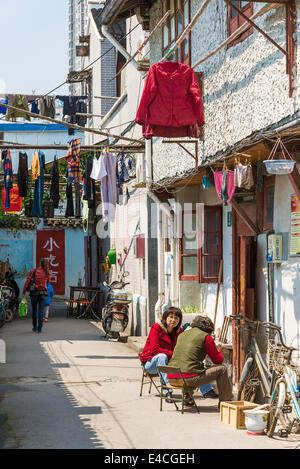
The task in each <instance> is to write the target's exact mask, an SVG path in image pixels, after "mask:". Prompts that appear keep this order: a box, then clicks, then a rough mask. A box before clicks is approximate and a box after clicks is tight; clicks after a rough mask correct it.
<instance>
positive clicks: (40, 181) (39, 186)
mask: <svg viewBox="0 0 300 469" xmlns="http://www.w3.org/2000/svg"><path fill="white" fill-rule="evenodd" d="M38 157H39V163H40V174H39V177H38V178H37V179H36V180H35V183H34V197H33V207H32V212H31V215H32V216H34V217H41V216H42V215H43V195H44V170H45V154H44V153H43V152H41V151H40V150H39V152H38Z"/></svg>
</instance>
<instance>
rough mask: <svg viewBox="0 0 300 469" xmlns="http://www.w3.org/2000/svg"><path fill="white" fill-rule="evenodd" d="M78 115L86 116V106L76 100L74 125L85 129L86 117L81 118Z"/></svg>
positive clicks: (81, 100) (84, 103) (83, 102)
mask: <svg viewBox="0 0 300 469" xmlns="http://www.w3.org/2000/svg"><path fill="white" fill-rule="evenodd" d="M77 113H80V114H87V104H86V102H85V101H84V100H83V99H78V101H77V102H76V121H75V122H76V124H77V125H80V126H81V127H85V125H86V123H87V116H81V115H78V114H77Z"/></svg>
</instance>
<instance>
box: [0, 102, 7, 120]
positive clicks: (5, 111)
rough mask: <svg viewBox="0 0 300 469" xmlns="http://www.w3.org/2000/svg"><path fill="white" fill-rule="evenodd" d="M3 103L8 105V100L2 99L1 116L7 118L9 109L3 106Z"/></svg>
mask: <svg viewBox="0 0 300 469" xmlns="http://www.w3.org/2000/svg"><path fill="white" fill-rule="evenodd" d="M1 103H3V104H8V99H4V98H0V114H4V116H6V113H7V108H6V107H4V106H1Z"/></svg>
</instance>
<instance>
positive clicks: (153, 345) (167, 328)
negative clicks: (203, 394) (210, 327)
mask: <svg viewBox="0 0 300 469" xmlns="http://www.w3.org/2000/svg"><path fill="white" fill-rule="evenodd" d="M181 321H182V312H181V310H180V309H179V308H175V307H173V306H171V307H170V308H168V309H167V310H166V311H165V312H164V313H163V316H162V319H161V321H159V322H157V323H155V324H153V325H152V326H151V329H150V332H149V335H148V338H147V341H146V344H145V347H144V350H143V351H142V353H140V360H141V362H142V364H143V366H144V367H145V370H146V371H147V372H148V373H150V374H157V368H156V367H157V366H164V365H167V364H168V362H169V360H170V359H171V357H172V354H173V350H174V348H175V345H176V342H177V338H178V336H179V334H181V332H182V328H181V327H180V326H181ZM163 377H164V379H165V381H166V384H168V380H167V375H163ZM166 401H167V402H172V401H171V395H169V396H168V399H167V400H166Z"/></svg>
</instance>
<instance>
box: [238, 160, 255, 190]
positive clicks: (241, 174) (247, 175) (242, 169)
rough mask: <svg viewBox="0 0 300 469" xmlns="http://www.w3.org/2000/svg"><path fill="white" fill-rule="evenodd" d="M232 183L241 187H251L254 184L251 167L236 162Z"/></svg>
mask: <svg viewBox="0 0 300 469" xmlns="http://www.w3.org/2000/svg"><path fill="white" fill-rule="evenodd" d="M234 185H235V187H240V188H242V189H247V190H249V189H251V187H253V185H254V180H253V173H252V167H251V166H250V165H242V164H241V163H237V164H236V165H235V168H234Z"/></svg>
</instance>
